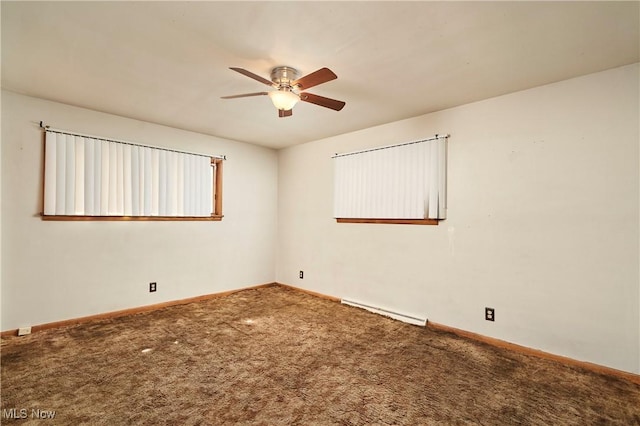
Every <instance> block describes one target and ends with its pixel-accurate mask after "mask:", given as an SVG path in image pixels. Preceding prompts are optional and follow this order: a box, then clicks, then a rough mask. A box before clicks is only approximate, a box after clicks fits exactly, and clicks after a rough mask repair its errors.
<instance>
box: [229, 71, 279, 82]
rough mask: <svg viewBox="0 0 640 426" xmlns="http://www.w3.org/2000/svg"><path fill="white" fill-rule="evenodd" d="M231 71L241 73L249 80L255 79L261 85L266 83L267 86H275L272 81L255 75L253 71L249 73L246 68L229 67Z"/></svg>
mask: <svg viewBox="0 0 640 426" xmlns="http://www.w3.org/2000/svg"><path fill="white" fill-rule="evenodd" d="M229 69H232V70H234V71H236V72H239V73H240V74H242V75H246V76H247V77H249V78H252V79H254V80H256V81H259V82H260V83H264V84H266V85H267V86H273V82H272V81H269V80H267V79H266V78H263V77H260V76H259V75H257V74H254V73H252V72H251V71H247V70H245V69H244V68H235V67H229Z"/></svg>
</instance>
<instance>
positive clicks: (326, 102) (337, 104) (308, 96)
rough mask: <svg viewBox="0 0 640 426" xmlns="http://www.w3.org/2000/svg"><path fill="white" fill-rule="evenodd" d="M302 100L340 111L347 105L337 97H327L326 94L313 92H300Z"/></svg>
mask: <svg viewBox="0 0 640 426" xmlns="http://www.w3.org/2000/svg"><path fill="white" fill-rule="evenodd" d="M300 100H301V101H304V102H310V103H312V104H316V105H320V106H323V107H325V108H330V109H333V110H336V111H340V110H341V109H342V108H344V106H345V105H346V103H345V102H342V101H338V100H336V99H331V98H325V97H324V96H318V95H314V94H313V93H300Z"/></svg>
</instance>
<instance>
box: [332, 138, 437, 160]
mask: <svg viewBox="0 0 640 426" xmlns="http://www.w3.org/2000/svg"><path fill="white" fill-rule="evenodd" d="M448 137H449V135H438V134H436V135H435V136H434V137H432V138H427V139H420V140H417V141H411V142H403V143H396V144H393V145H385V146H379V147H376V148H369V149H363V150H360V151H353V152H346V153H344V154H338V153H335V154H334V155H333V157H331V158H336V157H346V156H348V155H355V154H362V153H365V152H371V151H379V150H381V149H389V148H395V147H397V146H405V145H413V144H416V143H422V142H429V141H434V140H436V139H440V138H448Z"/></svg>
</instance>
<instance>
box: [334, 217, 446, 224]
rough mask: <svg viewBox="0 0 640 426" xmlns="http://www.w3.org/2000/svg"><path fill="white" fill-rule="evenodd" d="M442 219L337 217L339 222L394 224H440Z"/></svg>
mask: <svg viewBox="0 0 640 426" xmlns="http://www.w3.org/2000/svg"><path fill="white" fill-rule="evenodd" d="M440 220H442V219H360V218H336V222H337V223H377V224H381V223H383V224H384V223H386V224H392V225H438V222H440Z"/></svg>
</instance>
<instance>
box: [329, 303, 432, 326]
mask: <svg viewBox="0 0 640 426" xmlns="http://www.w3.org/2000/svg"><path fill="white" fill-rule="evenodd" d="M340 303H342V304H344V305H349V306H353V307H356V308H360V309H365V310H367V311H369V312H373V313H375V314H378V315H384V316H386V317H390V318H393V319H396V320H399V321H402V322H406V323H409V324H413V325H419V326H421V327H424V326H426V325H427V319H426V318H418V317H415V316H412V315H406V314H401V313H400V312H394V311H391V310H388V309H383V308H379V307H375V306H371V305H366V304H364V303H360V302H355V301H353V300H348V299H342V300H340Z"/></svg>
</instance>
